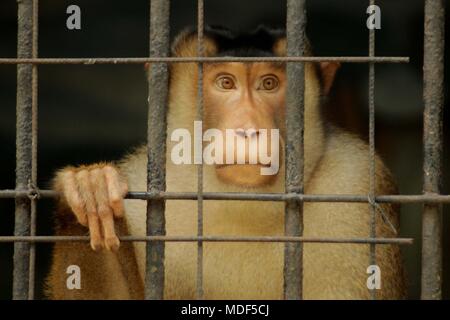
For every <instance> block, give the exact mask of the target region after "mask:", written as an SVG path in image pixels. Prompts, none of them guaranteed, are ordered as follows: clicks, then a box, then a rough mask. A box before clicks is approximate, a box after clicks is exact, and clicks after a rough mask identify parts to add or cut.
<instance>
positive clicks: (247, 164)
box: [216, 163, 271, 169]
mask: <svg viewBox="0 0 450 320" xmlns="http://www.w3.org/2000/svg"><path fill="white" fill-rule="evenodd" d="M231 166H257V167H264V168H270V167H271V165H270V164H262V163H230V164H227V163H226V164H216V168H217V169H222V168H225V167H231Z"/></svg>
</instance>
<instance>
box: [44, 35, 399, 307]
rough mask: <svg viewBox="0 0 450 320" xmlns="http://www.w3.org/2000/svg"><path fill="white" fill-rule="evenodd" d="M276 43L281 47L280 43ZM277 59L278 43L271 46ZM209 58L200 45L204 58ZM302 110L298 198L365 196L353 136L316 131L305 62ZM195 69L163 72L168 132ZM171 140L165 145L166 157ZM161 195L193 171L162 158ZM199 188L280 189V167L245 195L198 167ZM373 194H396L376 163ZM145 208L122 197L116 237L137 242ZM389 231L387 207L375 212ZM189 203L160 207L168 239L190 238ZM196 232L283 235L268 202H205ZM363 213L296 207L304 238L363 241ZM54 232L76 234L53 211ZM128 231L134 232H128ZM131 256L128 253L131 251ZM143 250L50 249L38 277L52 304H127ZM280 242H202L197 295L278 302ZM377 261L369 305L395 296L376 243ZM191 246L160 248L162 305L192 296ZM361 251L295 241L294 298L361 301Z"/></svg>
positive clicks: (316, 91)
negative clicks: (71, 269)
mask: <svg viewBox="0 0 450 320" xmlns="http://www.w3.org/2000/svg"><path fill="white" fill-rule="evenodd" d="M283 44H284V45H283ZM196 50H197V47H196V42H195V37H189V36H188V35H187V34H183V35H181V36H180V37H179V38H178V39H177V41H176V44H175V45H174V48H173V52H174V55H176V56H195V55H196ZM274 51H275V52H276V54H277V55H284V54H285V40H284V39H281V40H280V41H279V42H278V43H277V44H276V46H275V48H274ZM215 52H216V50H215V47H214V43H213V42H212V41H211V40H210V39H207V50H206V53H207V55H214V54H215ZM305 69H306V71H305V72H306V81H307V85H306V103H305V154H306V159H305V182H306V184H305V192H306V193H308V194H367V193H368V188H369V181H368V174H369V162H368V146H367V144H366V143H364V142H363V141H361V140H360V139H359V138H357V137H356V136H353V135H350V134H347V133H345V132H344V131H341V130H339V129H334V128H329V129H325V126H324V124H323V123H322V121H321V120H322V118H321V114H320V111H319V104H320V99H319V96H320V88H319V80H318V75H317V74H316V69H315V67H314V66H313V65H312V64H309V63H308V64H306V68H305ZM196 77H197V67H196V65H195V64H174V65H172V66H171V80H170V81H171V84H170V96H169V114H168V133H169V137H170V132H171V131H172V130H173V129H175V128H189V129H190V130H191V132H192V127H193V121H194V120H195V114H196V113H195V112H196V111H195V106H196V101H197V87H196V85H195V83H196V81H195V79H196ZM172 145H173V143H172V142H171V141H170V140H168V152H170V149H171V146H172ZM167 159H168V161H167V164H166V166H167V190H168V191H173V192H176V191H196V190H197V178H196V166H194V165H181V166H176V165H174V164H172V163H171V162H170V153H168V154H167ZM146 162H147V160H146V153H145V148H140V149H138V150H136V151H135V152H134V153H132V154H130V155H129V156H127V157H125V158H124V160H123V161H121V162H120V164H119V165H118V167H119V168H120V170H121V173H122V174H124V175H125V176H126V177H127V180H128V184H129V189H130V190H133V191H137V190H145V188H146V185H145V176H146ZM204 177H205V181H204V189H205V191H207V192H209V191H224V192H248V191H250V192H284V166H282V167H281V168H280V173H279V175H278V178H277V181H276V182H275V183H274V184H271V185H266V186H262V187H259V188H245V187H237V186H231V185H228V184H224V183H223V182H221V181H220V180H218V179H217V177H216V175H215V173H214V168H211V166H205V168H204ZM376 181H377V184H376V193H377V194H392V193H395V192H396V189H395V185H394V183H393V179H392V177H391V175H390V173H389V171H388V170H387V168H386V167H385V166H384V164H383V162H382V161H381V160H380V159H379V158H378V157H377V162H376ZM145 206H146V203H145V201H139V200H126V218H125V219H124V220H116V222H117V224H118V229H119V231H120V234H129V233H132V234H133V235H144V232H145ZM383 208H384V210H385V211H386V212H387V213H388V215H389V217H390V220H391V221H392V222H393V223H394V225H395V226H397V227H398V216H397V208H396V207H394V206H392V205H387V204H385V205H383ZM196 210H197V204H196V202H195V201H179V200H177V201H167V203H166V229H167V234H168V235H195V234H196V232H197V225H196V217H197V211H196ZM204 212H205V216H204V233H205V235H239V236H253V235H259V236H263V235H264V236H270V235H283V233H284V204H283V203H278V202H277V203H270V202H259V201H251V202H240V201H205V203H204ZM369 218H370V215H369V206H368V204H364V203H305V204H304V235H305V236H307V237H319V236H321V237H367V236H369V234H370V227H369ZM56 221H57V224H58V228H57V234H59V235H69V234H71V235H80V234H81V235H82V234H86V232H87V229H86V228H84V227H81V226H80V225H79V224H78V223H77V222H76V220H75V218H74V217H73V214H72V213H70V212H68V209H60V210H59V211H58V214H57V217H56ZM133 230H134V231H133ZM377 236H383V237H392V236H394V235H393V232H392V231H391V230H390V229H389V228H388V226H387V224H386V223H385V222H384V221H383V220H382V219H381V218H380V216H379V214H378V215H377ZM133 249H134V250H133ZM144 253H145V244H144V243H134V244H131V243H122V244H121V248H120V250H119V252H118V254H115V253H111V252H105V251H102V252H94V251H92V250H91V248H90V247H89V245H88V244H87V243H69V242H63V243H58V244H56V246H55V249H54V252H53V263H52V267H51V270H50V273H49V276H48V279H47V280H48V281H47V283H48V293H49V297H50V298H52V299H72V298H73V299H97V298H98V299H100V298H102V299H114V298H120V299H128V298H131V299H135V298H142V297H143V281H142V280H143V274H144V271H143V270H144V261H145V259H143V257H144ZM283 254H284V245H283V244H282V243H204V293H205V298H206V299H232V298H234V299H281V298H283ZM376 254H377V262H378V265H379V266H380V268H381V272H382V289H381V290H377V296H378V298H384V299H398V298H403V297H405V286H404V279H403V268H402V261H401V256H400V250H399V247H398V246H394V245H379V246H378V247H377V251H376ZM196 258H197V249H196V243H167V244H166V258H165V266H166V274H165V276H166V280H165V284H166V286H165V292H164V295H165V298H167V299H192V298H195V285H196V280H195V279H196V276H195V275H196ZM70 264H77V265H79V266H80V267H81V272H82V289H81V290H73V291H70V290H67V289H66V288H65V282H66V277H67V275H66V273H65V270H66V268H67V266H68V265H70ZM368 265H369V246H368V245H360V244H315V243H305V244H304V290H303V292H304V298H306V299H367V298H369V296H370V293H369V291H368V289H367V287H366V280H367V276H368V275H367V274H366V268H367V267H368Z"/></svg>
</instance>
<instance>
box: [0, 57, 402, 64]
mask: <svg viewBox="0 0 450 320" xmlns="http://www.w3.org/2000/svg"><path fill="white" fill-rule="evenodd" d="M321 61H324V62H325V61H327V62H345V63H368V62H374V63H408V62H409V57H356V56H355V57H345V56H340V57H339V56H336V57H298V56H292V57H146V58H36V59H34V58H0V64H85V65H95V64H144V63H147V62H148V63H152V62H167V63H192V62H321Z"/></svg>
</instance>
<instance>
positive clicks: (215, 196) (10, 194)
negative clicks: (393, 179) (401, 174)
mask: <svg viewBox="0 0 450 320" xmlns="http://www.w3.org/2000/svg"><path fill="white" fill-rule="evenodd" d="M56 197H57V193H56V192H55V191H53V190H39V189H28V190H0V199H7V198H37V199H44V198H56ZM125 198H126V199H137V200H154V199H166V200H197V199H198V195H197V193H196V192H164V191H160V192H152V191H150V192H143V191H139V192H128V194H127V195H126V196H125ZM203 199H204V200H247V201H287V200H292V199H298V200H299V201H303V202H366V203H368V202H369V199H368V197H367V195H362V194H298V193H289V192H287V193H251V192H249V193H236V192H204V193H203ZM372 200H374V201H375V202H379V203H447V204H448V203H450V195H443V194H411V195H401V194H400V195H376V196H375V198H374V199H372Z"/></svg>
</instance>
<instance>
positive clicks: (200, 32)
mask: <svg viewBox="0 0 450 320" xmlns="http://www.w3.org/2000/svg"><path fill="white" fill-rule="evenodd" d="M197 5H198V8H197V16H198V17H197V42H198V43H197V56H199V57H202V56H203V55H204V46H203V36H204V28H205V20H204V19H205V7H204V0H198V1H197ZM197 86H198V103H197V120H199V121H203V63H201V62H199V63H198V84H197ZM202 123H203V122H202ZM202 131H203V128H202ZM197 170H198V171H197V175H198V179H197V195H198V196H197V215H198V216H197V235H198V237H202V236H203V159H200V164H199V165H198V166H197ZM197 299H199V300H200V299H203V242H202V241H198V242H197Z"/></svg>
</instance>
